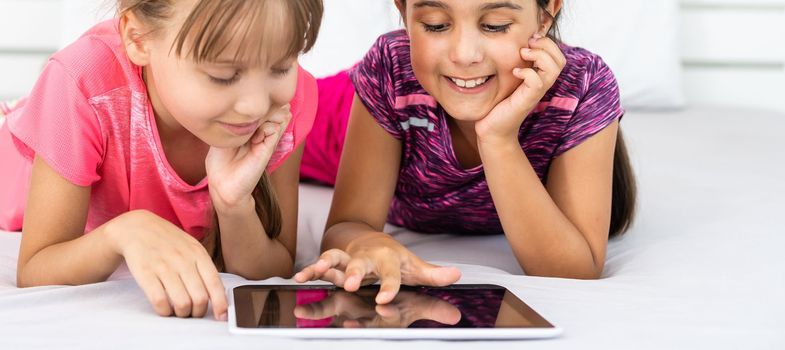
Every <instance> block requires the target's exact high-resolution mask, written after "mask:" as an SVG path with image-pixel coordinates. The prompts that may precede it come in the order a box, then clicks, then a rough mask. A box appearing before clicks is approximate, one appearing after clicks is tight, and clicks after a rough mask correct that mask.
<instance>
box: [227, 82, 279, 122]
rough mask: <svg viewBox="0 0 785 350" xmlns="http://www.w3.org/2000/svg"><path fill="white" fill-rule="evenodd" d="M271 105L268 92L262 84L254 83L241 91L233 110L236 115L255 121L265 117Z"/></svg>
mask: <svg viewBox="0 0 785 350" xmlns="http://www.w3.org/2000/svg"><path fill="white" fill-rule="evenodd" d="M271 105H272V102H271V100H270V92H269V91H268V89H267V88H266V87H265V86H264V84H261V83H259V82H256V83H255V84H253V86H247V87H245V88H244V89H242V93H241V95H240V97H239V98H238V99H237V102H236V103H235V107H234V109H235V112H237V113H238V114H241V115H244V116H248V117H250V118H253V119H256V118H261V117H263V116H265V115H266V114H267V112H268V111H269V110H270V106H271Z"/></svg>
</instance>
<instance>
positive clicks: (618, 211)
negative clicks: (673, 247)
mask: <svg viewBox="0 0 785 350" xmlns="http://www.w3.org/2000/svg"><path fill="white" fill-rule="evenodd" d="M396 1H400V2H401V4H403V5H404V6H406V0H396ZM536 1H537V6H538V7H539V8H540V12H541V13H542V14H543V15H546V16H550V17H551V18H552V19H553V23H552V24H551V27H550V29H549V30H548V34H547V36H548V37H549V38H551V39H552V40H554V41H555V42H557V43H561V42H562V41H561V37H560V34H559V26H558V22H559V17H561V12H559V13H557V14H556V15H555V16H554V15H553V14H551V13H550V12H548V5H549V4H550V2H551V0H536ZM637 194H638V189H637V185H636V184H635V174H634V172H633V170H632V165H631V164H630V158H629V154H628V152H627V145H626V144H625V142H624V135H623V134H622V131H621V128H619V131H618V132H617V134H616V148H615V150H614V153H613V190H612V196H611V198H612V199H611V218H610V227H609V230H608V237H609V238H613V237H616V236H620V235H621V234H623V233H624V232H626V231H627V229H629V228H630V226H631V225H632V221H633V218H634V217H635V203H636V201H637Z"/></svg>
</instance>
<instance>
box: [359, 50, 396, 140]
mask: <svg viewBox="0 0 785 350" xmlns="http://www.w3.org/2000/svg"><path fill="white" fill-rule="evenodd" d="M391 41H392V39H390V38H389V37H388V36H387V35H383V36H381V37H379V39H377V40H376V43H374V45H373V46H372V47H371V49H370V50H369V51H368V53H367V54H366V55H365V57H364V58H363V59H362V61H360V63H358V64H357V65H356V66H355V67H354V68H353V69H352V70H351V72H350V73H349V76H350V78H351V79H352V83H353V84H354V89H355V92H356V93H357V97H358V98H359V99H360V101H362V103H363V105H365V108H367V109H368V112H369V113H371V116H373V118H374V119H376V122H378V123H379V125H380V126H381V127H382V128H383V129H384V130H386V131H387V132H388V133H390V134H391V135H392V136H393V137H395V138H396V139H398V140H401V139H402V138H403V134H404V130H403V128H402V127H401V124H400V123H399V122H398V120H397V116H396V113H395V110H394V106H395V89H394V75H393V72H394V71H395V67H394V63H393V59H392V58H393V57H392V55H393V49H392V48H391V46H393V45H391V44H390V42H391Z"/></svg>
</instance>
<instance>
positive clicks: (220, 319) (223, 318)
mask: <svg viewBox="0 0 785 350" xmlns="http://www.w3.org/2000/svg"><path fill="white" fill-rule="evenodd" d="M228 319H229V315H227V314H226V313H225V312H224V313H222V314H220V315H219V316H218V321H226V320H228Z"/></svg>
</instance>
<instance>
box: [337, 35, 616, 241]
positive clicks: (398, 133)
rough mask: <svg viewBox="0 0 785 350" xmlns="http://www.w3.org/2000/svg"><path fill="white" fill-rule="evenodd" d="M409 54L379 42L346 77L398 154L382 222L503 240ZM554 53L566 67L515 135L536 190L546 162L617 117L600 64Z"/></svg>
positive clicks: (476, 177) (483, 190) (400, 45)
mask: <svg viewBox="0 0 785 350" xmlns="http://www.w3.org/2000/svg"><path fill="white" fill-rule="evenodd" d="M409 49H410V48H409V38H408V36H407V34H406V32H405V31H403V30H398V31H394V32H390V33H387V34H385V35H382V36H381V37H379V39H378V40H377V41H376V43H375V44H374V45H373V47H372V48H371V49H370V51H369V52H368V53H367V54H366V56H365V58H364V59H363V60H362V61H361V62H360V63H359V64H358V65H357V66H356V67H355V68H354V69H353V70H352V71H351V73H350V76H351V79H352V82H353V83H354V87H355V90H356V92H357V95H358V96H359V98H360V100H361V101H362V102H363V103H364V105H365V106H366V107H367V108H368V111H369V112H370V113H371V115H372V116H373V117H374V118H375V119H376V121H377V122H378V123H379V125H381V126H382V128H384V129H385V130H386V131H387V132H389V133H390V134H391V135H392V136H393V137H395V138H396V139H398V140H400V141H401V144H402V147H403V150H402V151H403V152H402V159H401V166H400V173H399V175H398V184H397V186H396V189H395V196H394V198H393V202H392V206H391V209H390V213H389V217H388V221H389V222H390V223H392V224H395V225H398V226H402V227H406V228H408V229H411V230H414V231H419V232H427V233H444V232H450V233H465V234H498V233H503V231H502V226H501V222H500V221H499V216H498V214H497V212H496V208H495V206H494V204H493V200H492V199H491V193H490V191H489V189H488V183H487V181H486V179H485V173H484V171H483V167H482V166H478V167H475V168H472V169H464V168H463V167H461V165H460V163H459V162H458V160H457V159H456V158H455V155H454V152H453V145H452V138H451V136H450V130H449V127H448V124H447V118H450V116H449V115H448V114H447V113H446V112H445V111H444V109H443V108H442V107H441V106H440V105H439V104H438V103H437V102H436V100H434V98H433V97H431V96H430V95H428V93H427V92H426V91H425V90H424V89H423V87H422V86H421V85H420V83H419V82H418V81H417V79H416V78H415V76H414V73H413V72H412V66H411V60H410V52H409ZM562 51H563V52H564V55H565V56H566V58H567V65H566V66H565V67H564V69H563V71H562V73H561V75H560V76H559V78H558V80H557V81H556V83H555V84H554V86H553V87H552V88H551V89H550V90H549V91H548V92H547V93H546V94H545V96H544V97H543V99H542V101H541V102H540V103H539V105H538V106H537V107H536V108H535V110H534V111H533V112H531V114H530V115H529V116H528V117H527V118H526V119H525V121H524V122H523V124H522V125H521V128H520V131H519V133H518V139H519V141H520V144H521V148H522V149H523V151H524V153H525V154H526V156H527V157H528V159H529V162H530V163H531V165H532V167H533V168H534V171H535V172H536V173H537V175H538V176H539V177H540V180H541V181H542V182H543V184H544V183H545V181H546V178H547V175H548V168H549V166H550V164H551V162H552V161H553V159H555V158H556V157H558V156H559V155H561V154H562V153H564V152H566V151H568V150H570V149H571V148H573V147H575V146H577V145H579V144H580V143H581V142H583V141H585V140H587V139H588V138H590V137H591V136H593V135H595V134H596V133H598V132H599V131H601V130H602V129H604V128H605V127H607V126H608V125H610V124H612V123H613V122H614V121H615V120H618V119H620V118H621V117H622V115H623V113H624V111H623V110H622V108H621V104H620V102H619V88H618V85H617V83H616V79H615V78H614V76H613V73H612V72H611V70H610V69H609V68H608V66H607V65H606V64H605V62H603V61H602V59H601V58H600V57H599V56H597V55H595V54H592V53H591V52H589V51H586V50H584V49H581V48H574V47H569V46H566V45H562ZM524 199H525V198H522V200H524Z"/></svg>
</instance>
